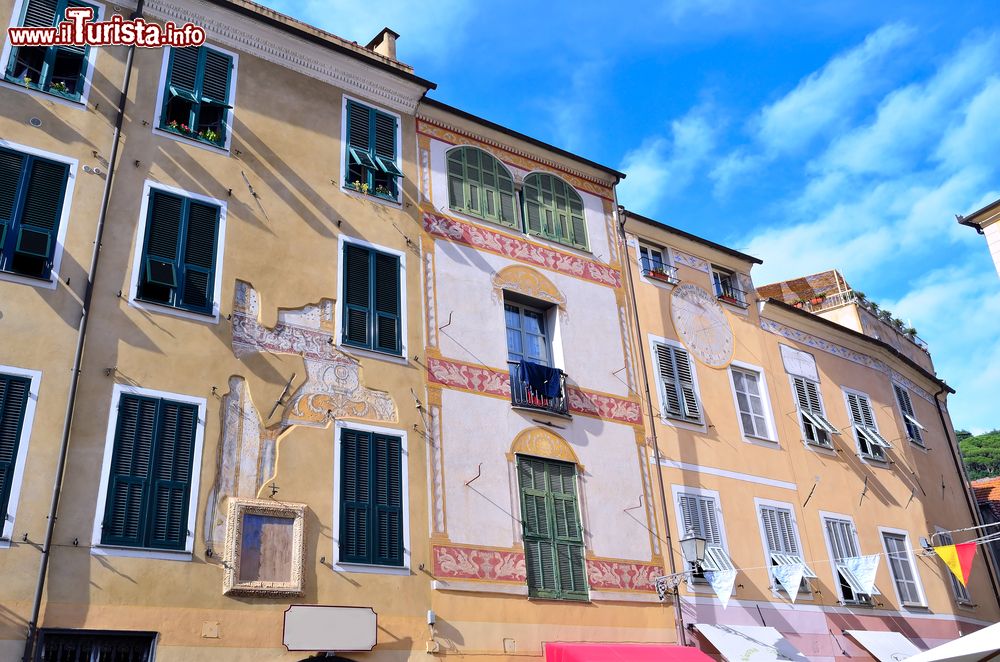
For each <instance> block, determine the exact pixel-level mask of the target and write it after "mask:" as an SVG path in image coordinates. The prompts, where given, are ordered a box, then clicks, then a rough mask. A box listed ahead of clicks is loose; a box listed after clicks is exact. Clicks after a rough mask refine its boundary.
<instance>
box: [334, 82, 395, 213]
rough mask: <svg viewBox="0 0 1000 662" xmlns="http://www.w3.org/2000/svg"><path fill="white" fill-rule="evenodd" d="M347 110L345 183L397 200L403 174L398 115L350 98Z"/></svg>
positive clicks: (363, 190) (366, 191) (350, 186)
mask: <svg viewBox="0 0 1000 662" xmlns="http://www.w3.org/2000/svg"><path fill="white" fill-rule="evenodd" d="M345 112H346V113H347V135H346V136H345V140H346V142H347V148H346V150H345V152H346V155H347V163H346V165H345V169H344V171H345V173H346V175H345V177H344V186H345V187H347V188H353V189H356V190H358V191H361V192H364V193H368V194H371V195H376V196H379V197H382V198H387V199H389V200H396V199H397V197H398V195H399V180H400V179H402V177H403V171H402V170H401V169H400V167H399V146H398V145H397V144H396V132H397V129H398V126H399V122H398V120H397V118H396V116H395V115H390V114H389V113H384V112H382V111H381V110H376V109H374V108H369V107H368V106H364V105H362V104H360V103H358V102H356V101H351V100H348V101H347V104H346V109H345Z"/></svg>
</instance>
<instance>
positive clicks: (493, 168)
mask: <svg viewBox="0 0 1000 662" xmlns="http://www.w3.org/2000/svg"><path fill="white" fill-rule="evenodd" d="M448 205H449V207H450V208H451V209H454V210H456V211H461V212H464V213H466V214H470V215H472V216H477V217H479V218H482V219H485V220H488V221H493V222H495V223H499V224H501V225H505V226H507V227H509V228H515V229H518V228H519V226H518V223H517V218H516V217H515V213H514V180H513V178H512V177H511V176H510V172H508V170H507V168H505V167H504V165H503V164H502V163H500V161H499V160H498V159H496V158H495V157H494V156H493V155H492V154H489V153H488V152H484V151H482V150H480V149H478V148H476V147H469V146H465V147H456V148H454V149H452V150H451V151H449V152H448Z"/></svg>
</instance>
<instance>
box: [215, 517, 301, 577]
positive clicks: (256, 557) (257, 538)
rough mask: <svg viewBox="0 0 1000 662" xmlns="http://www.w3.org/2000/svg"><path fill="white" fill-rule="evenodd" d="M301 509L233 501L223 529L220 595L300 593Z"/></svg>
mask: <svg viewBox="0 0 1000 662" xmlns="http://www.w3.org/2000/svg"><path fill="white" fill-rule="evenodd" d="M305 513H306V506H305V504H301V503H282V502H279V501H271V500H266V499H232V500H230V502H229V513H228V519H227V525H226V551H225V575H224V578H223V591H222V592H223V594H224V595H259V596H262V597H283V596H295V595H301V594H302V591H303V586H302V584H303V579H302V577H303V575H302V568H303V563H304V553H305V549H304V539H305V537H304V533H305V531H304V529H305Z"/></svg>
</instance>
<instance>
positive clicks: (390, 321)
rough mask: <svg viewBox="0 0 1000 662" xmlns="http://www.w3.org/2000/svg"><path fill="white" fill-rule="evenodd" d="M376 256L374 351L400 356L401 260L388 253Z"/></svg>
mask: <svg viewBox="0 0 1000 662" xmlns="http://www.w3.org/2000/svg"><path fill="white" fill-rule="evenodd" d="M374 255H375V260H374V261H375V264H374V272H375V273H374V285H375V287H374V296H373V299H374V303H375V311H374V312H375V339H374V349H377V350H379V351H380V352H391V353H393V354H398V353H399V352H400V346H401V342H400V341H401V338H400V310H399V307H400V301H399V258H398V257H396V256H395V255H388V254H386V253H375V254H374Z"/></svg>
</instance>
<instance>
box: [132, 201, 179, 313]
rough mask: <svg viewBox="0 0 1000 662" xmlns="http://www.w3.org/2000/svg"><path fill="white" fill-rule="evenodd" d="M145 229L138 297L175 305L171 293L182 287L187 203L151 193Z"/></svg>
mask: <svg viewBox="0 0 1000 662" xmlns="http://www.w3.org/2000/svg"><path fill="white" fill-rule="evenodd" d="M147 215H148V218H147V221H146V222H147V227H146V249H145V256H144V259H143V265H142V269H143V276H142V278H141V279H140V290H139V296H140V297H141V298H144V299H150V300H155V301H157V302H160V303H173V295H172V291H173V290H174V289H175V288H177V287H178V286H179V285H180V282H181V281H180V275H181V268H180V261H179V258H180V254H179V253H180V250H179V243H180V233H181V224H182V223H183V215H184V200H183V199H182V198H180V197H178V196H176V195H172V194H169V193H163V192H161V191H151V192H150V194H149V212H148V214H147ZM146 283H149V284H152V285H158V286H161V287H165V288H169V291H166V292H161V291H159V290H157V291H155V292H154V291H147V290H146V289H145V288H143V287H142V286H143V285H144V284H146Z"/></svg>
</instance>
